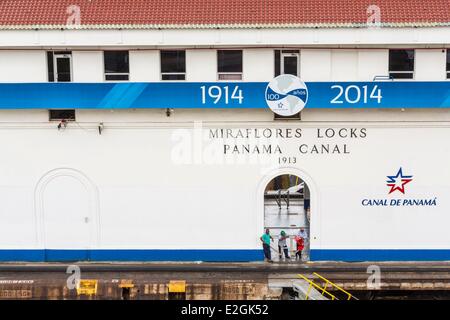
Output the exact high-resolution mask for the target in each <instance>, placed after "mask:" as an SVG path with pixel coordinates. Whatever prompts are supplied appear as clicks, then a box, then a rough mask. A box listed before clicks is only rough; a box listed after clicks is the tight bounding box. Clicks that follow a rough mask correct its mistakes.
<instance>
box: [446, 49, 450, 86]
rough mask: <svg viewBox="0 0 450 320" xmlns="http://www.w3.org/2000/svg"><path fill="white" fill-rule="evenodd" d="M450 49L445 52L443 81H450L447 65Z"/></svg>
mask: <svg viewBox="0 0 450 320" xmlns="http://www.w3.org/2000/svg"><path fill="white" fill-rule="evenodd" d="M449 55H450V49H446V50H445V79H446V80H450V68H448V65H449V64H450V56H449Z"/></svg>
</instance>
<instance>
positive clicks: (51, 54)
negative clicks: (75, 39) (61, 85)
mask: <svg viewBox="0 0 450 320" xmlns="http://www.w3.org/2000/svg"><path fill="white" fill-rule="evenodd" d="M58 56H59V57H64V56H68V57H67V58H68V59H69V68H70V81H58V80H57V77H58V73H57V63H56V62H57V61H56V59H57V58H58ZM45 61H46V65H47V82H54V83H58V82H73V55H72V51H61V50H46V55H45ZM49 62H50V63H51V65H50V64H49ZM50 66H51V68H52V71H51V72H50ZM50 74H52V75H53V78H51V77H50Z"/></svg>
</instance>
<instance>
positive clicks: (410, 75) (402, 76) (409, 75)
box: [389, 72, 414, 79]
mask: <svg viewBox="0 0 450 320" xmlns="http://www.w3.org/2000/svg"><path fill="white" fill-rule="evenodd" d="M389 75H390V76H392V77H393V78H394V79H412V78H413V75H414V74H413V73H412V72H407V73H396V72H390V73H389Z"/></svg>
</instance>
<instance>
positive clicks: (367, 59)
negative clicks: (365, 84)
mask: <svg viewBox="0 0 450 320" xmlns="http://www.w3.org/2000/svg"><path fill="white" fill-rule="evenodd" d="M387 75H389V50H387V49H366V50H364V49H362V50H358V74H357V79H358V80H359V81H372V80H373V79H374V77H375V76H387Z"/></svg>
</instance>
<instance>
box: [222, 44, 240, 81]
mask: <svg viewBox="0 0 450 320" xmlns="http://www.w3.org/2000/svg"><path fill="white" fill-rule="evenodd" d="M220 51H240V52H241V71H240V72H220V71H219V52H220ZM216 63H217V81H243V80H244V50H242V49H234V48H230V49H217V50H216ZM227 75H230V76H234V75H237V76H240V77H239V79H221V76H227Z"/></svg>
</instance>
